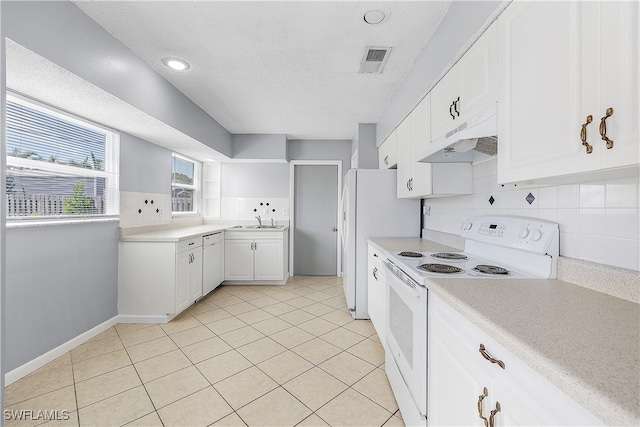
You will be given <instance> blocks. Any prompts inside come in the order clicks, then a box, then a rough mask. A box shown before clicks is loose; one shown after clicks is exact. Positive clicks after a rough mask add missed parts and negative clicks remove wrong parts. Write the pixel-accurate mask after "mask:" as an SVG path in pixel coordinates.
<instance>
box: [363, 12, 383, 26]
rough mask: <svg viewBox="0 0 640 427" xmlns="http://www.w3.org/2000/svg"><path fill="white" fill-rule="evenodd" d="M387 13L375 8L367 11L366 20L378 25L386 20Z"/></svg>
mask: <svg viewBox="0 0 640 427" xmlns="http://www.w3.org/2000/svg"><path fill="white" fill-rule="evenodd" d="M386 17H387V15H386V14H385V13H384V12H383V11H382V10H379V9H373V10H369V11H367V12H365V14H364V22H366V23H367V24H370V25H376V24H380V23H382V22H384V20H385V18H386Z"/></svg>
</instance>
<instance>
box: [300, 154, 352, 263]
mask: <svg viewBox="0 0 640 427" xmlns="http://www.w3.org/2000/svg"><path fill="white" fill-rule="evenodd" d="M341 166H342V165H341V162H339V161H331V162H329V161H326V162H324V161H293V162H291V168H292V170H291V177H292V180H291V181H292V185H291V187H292V188H291V259H290V265H291V275H304V276H337V275H338V272H339V271H340V270H339V269H340V258H339V256H340V254H339V249H338V244H339V236H338V203H339V195H340V191H339V189H340V185H341V184H342V167H341Z"/></svg>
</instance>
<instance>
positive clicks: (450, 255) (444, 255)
mask: <svg viewBox="0 0 640 427" xmlns="http://www.w3.org/2000/svg"><path fill="white" fill-rule="evenodd" d="M431 258H435V259H445V260H450V261H463V260H465V259H467V258H468V257H467V256H466V255H465V254H461V253H454V252H438V253H435V254H431Z"/></svg>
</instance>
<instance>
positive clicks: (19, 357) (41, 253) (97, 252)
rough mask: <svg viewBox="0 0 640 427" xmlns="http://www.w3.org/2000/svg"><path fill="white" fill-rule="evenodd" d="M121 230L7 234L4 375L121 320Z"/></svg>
mask: <svg viewBox="0 0 640 427" xmlns="http://www.w3.org/2000/svg"><path fill="white" fill-rule="evenodd" d="M117 226H118V223H117V222H107V223H89V224H69V225H50V226H42V227H24V228H10V229H7V230H5V231H6V240H7V247H8V248H10V249H11V250H10V251H8V252H7V253H6V265H7V269H6V300H7V304H6V308H5V320H6V331H5V338H6V339H5V343H6V347H5V348H6V352H5V366H4V369H5V372H6V371H10V370H12V369H15V368H17V367H19V366H20V365H22V364H24V363H26V362H29V361H30V360H33V359H35V358H36V357H38V356H41V355H42V354H44V353H46V352H47V351H49V350H51V349H53V348H55V347H57V346H59V345H61V344H63V343H65V342H66V341H68V340H70V339H72V338H74V337H76V336H78V335H80V334H82V333H84V332H86V331H88V330H90V329H91V328H93V327H95V326H97V325H99V324H101V323H102V322H105V321H106V320H109V319H111V318H112V317H114V316H115V315H116V314H117V299H118V244H117V239H116V236H117Z"/></svg>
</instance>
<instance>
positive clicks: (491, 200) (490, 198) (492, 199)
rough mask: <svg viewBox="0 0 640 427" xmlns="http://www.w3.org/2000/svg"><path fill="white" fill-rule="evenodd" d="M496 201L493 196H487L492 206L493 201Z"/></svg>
mask: <svg viewBox="0 0 640 427" xmlns="http://www.w3.org/2000/svg"><path fill="white" fill-rule="evenodd" d="M495 201H496V199H494V198H493V196H491V197H489V204H490V205H491V206H493V203H494V202H495Z"/></svg>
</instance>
